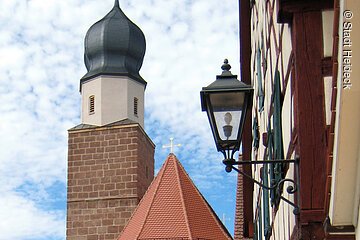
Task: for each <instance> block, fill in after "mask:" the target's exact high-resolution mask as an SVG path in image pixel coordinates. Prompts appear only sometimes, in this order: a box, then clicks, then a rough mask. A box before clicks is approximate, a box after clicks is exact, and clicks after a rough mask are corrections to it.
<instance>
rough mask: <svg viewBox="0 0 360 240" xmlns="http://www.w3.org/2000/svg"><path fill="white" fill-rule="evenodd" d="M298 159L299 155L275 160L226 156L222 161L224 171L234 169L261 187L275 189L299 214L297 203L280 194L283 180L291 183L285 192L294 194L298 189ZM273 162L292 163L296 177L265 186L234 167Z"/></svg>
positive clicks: (296, 213) (295, 212)
mask: <svg viewBox="0 0 360 240" xmlns="http://www.w3.org/2000/svg"><path fill="white" fill-rule="evenodd" d="M224 155H225V154H224ZM299 161H300V158H299V157H296V158H295V159H276V160H267V161H235V159H233V158H231V159H229V158H227V159H225V160H223V163H224V164H225V166H226V167H225V171H226V172H231V171H232V170H235V171H236V172H238V173H240V174H241V175H243V176H244V177H246V178H248V179H250V180H251V181H252V182H254V183H256V184H257V185H259V186H260V187H262V188H264V189H267V190H276V192H277V193H278V195H279V196H280V199H281V200H283V201H284V202H286V203H288V204H290V205H291V206H293V207H294V210H293V213H294V214H295V215H299V214H300V208H299V206H298V205H297V204H295V203H293V202H291V201H290V200H289V199H287V198H285V197H283V196H282V194H281V192H282V189H283V186H284V183H285V182H289V183H291V185H289V186H288V187H287V188H286V191H287V193H289V194H295V193H296V192H298V191H299ZM274 163H289V164H290V163H292V164H294V166H295V178H296V179H295V180H293V179H289V178H285V179H282V180H280V181H279V182H277V183H276V184H273V185H271V186H266V185H264V184H263V183H261V182H259V181H257V180H256V179H254V178H252V176H250V175H248V174H246V173H244V172H243V171H241V170H239V169H238V168H236V167H234V166H236V165H249V164H250V165H257V164H274ZM297 196H298V203H299V194H297Z"/></svg>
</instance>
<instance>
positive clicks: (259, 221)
mask: <svg viewBox="0 0 360 240" xmlns="http://www.w3.org/2000/svg"><path fill="white" fill-rule="evenodd" d="M258 214H259V215H258V224H259V228H258V236H259V239H261V236H262V212H261V204H259V209H258Z"/></svg>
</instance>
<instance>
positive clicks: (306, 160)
mask: <svg viewBox="0 0 360 240" xmlns="http://www.w3.org/2000/svg"><path fill="white" fill-rule="evenodd" d="M293 28H294V31H293V36H292V39H293V47H294V60H295V92H296V93H295V97H296V106H294V108H295V112H296V126H295V128H296V129H297V131H298V133H297V134H298V142H299V144H298V146H297V152H298V154H299V156H300V159H301V162H300V187H301V208H302V209H307V210H320V211H323V210H324V207H325V206H324V203H325V185H326V149H327V148H326V147H327V146H326V128H325V126H326V124H325V110H324V109H325V107H324V104H325V101H324V81H323V78H322V55H323V45H322V44H323V42H322V30H321V29H322V16H321V11H317V12H306V13H301V12H299V13H294V18H293ZM308 220H309V221H311V220H312V219H311V218H310V219H308ZM314 220H315V219H314ZM316 220H318V219H316Z"/></svg>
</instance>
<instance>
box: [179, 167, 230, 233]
mask: <svg viewBox="0 0 360 240" xmlns="http://www.w3.org/2000/svg"><path fill="white" fill-rule="evenodd" d="M179 167H180V169H181V170H182V172H183V173H184V174H185V175H186V176H187V178H188V180H189V181H190V183H191V185H192V186H193V187H194V189H195V192H196V193H197V194H198V195H199V197H200V198H201V199H202V200H203V202H204V203H205V205H206V208H207V209H208V210H209V211H210V212H211V213H212V214H210V215H211V217H212V218H213V219H214V220H215V223H216V225H217V226H218V227H220V229H221V230H222V232H223V233H224V234H225V235H226V236H228V237H229V239H232V238H231V237H230V236H231V234H230V233H229V231H228V230H227V229H226V227H225V226H224V225H223V224H220V223H221V220H220V218H219V217H218V216H217V214H216V212H215V211H214V209H212V207H211V206H210V204H209V203H208V202H207V200H206V199H205V197H204V196H203V195H202V193H201V192H200V190H199V189H198V188H197V187H196V185H195V183H194V182H193V180H192V179H191V178H190V176H189V174H188V173H187V172H186V171H185V168H184V166H182V165H181V164H179ZM183 200H184V199H183ZM189 226H190V224H189Z"/></svg>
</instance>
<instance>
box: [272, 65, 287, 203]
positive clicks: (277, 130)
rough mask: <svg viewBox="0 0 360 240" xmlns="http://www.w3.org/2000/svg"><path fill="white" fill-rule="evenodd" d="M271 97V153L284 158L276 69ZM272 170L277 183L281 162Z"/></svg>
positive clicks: (277, 201) (277, 198) (278, 73)
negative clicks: (272, 140) (272, 141)
mask: <svg viewBox="0 0 360 240" xmlns="http://www.w3.org/2000/svg"><path fill="white" fill-rule="evenodd" d="M273 94H274V95H273V97H274V98H273V99H274V102H273V104H274V112H273V132H274V135H273V139H274V146H273V149H274V151H273V154H274V156H273V157H274V159H284V149H283V140H282V124H281V108H282V105H281V87H280V72H279V71H278V70H276V72H275V79H274V92H273ZM273 166H274V171H273V174H274V175H273V176H274V182H275V183H278V182H279V181H280V180H281V179H283V177H284V176H283V164H282V163H277V164H273ZM272 200H273V201H274V203H275V204H276V205H278V204H279V201H280V199H279V196H275V198H274V199H272Z"/></svg>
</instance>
